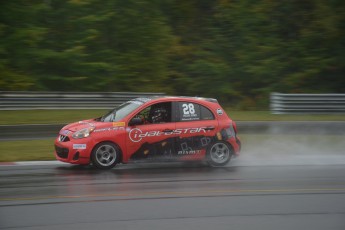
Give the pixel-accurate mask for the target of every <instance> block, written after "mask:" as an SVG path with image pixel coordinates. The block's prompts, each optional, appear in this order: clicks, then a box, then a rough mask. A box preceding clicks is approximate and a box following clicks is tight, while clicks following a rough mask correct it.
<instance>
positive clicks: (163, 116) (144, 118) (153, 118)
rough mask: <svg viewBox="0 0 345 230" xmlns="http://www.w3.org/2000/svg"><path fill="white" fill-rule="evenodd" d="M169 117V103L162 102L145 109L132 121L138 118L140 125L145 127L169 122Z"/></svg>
mask: <svg viewBox="0 0 345 230" xmlns="http://www.w3.org/2000/svg"><path fill="white" fill-rule="evenodd" d="M171 117H172V116H171V102H163V103H158V104H154V105H151V106H149V107H146V108H145V109H143V110H141V111H140V112H139V113H138V114H137V115H135V116H134V118H133V119H138V118H140V119H141V123H140V125H145V124H161V123H167V122H171ZM133 119H132V120H133Z"/></svg>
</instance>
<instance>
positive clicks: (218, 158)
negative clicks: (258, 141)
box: [55, 97, 241, 169]
mask: <svg viewBox="0 0 345 230" xmlns="http://www.w3.org/2000/svg"><path fill="white" fill-rule="evenodd" d="M240 149H241V142H240V140H239V138H238V137H237V129H236V124H235V122H234V121H232V120H231V119H230V118H229V117H228V115H227V114H226V113H225V111H224V110H223V109H222V107H221V106H220V105H219V104H218V102H217V100H216V99H211V98H199V97H148V98H136V99H133V100H130V101H128V102H126V103H124V104H122V105H120V106H118V107H117V108H115V109H114V110H111V111H110V112H109V113H107V114H105V115H104V116H102V117H99V118H96V119H91V120H85V121H79V122H76V123H72V124H69V125H66V126H65V127H63V128H62V129H61V131H60V132H59V135H58V137H57V139H56V140H55V156H56V159H58V160H60V161H63V162H68V163H72V164H83V165H86V164H93V165H94V166H95V167H97V168H100V169H110V168H113V167H114V166H115V165H116V164H118V163H129V162H137V161H142V160H150V161H176V160H177V161H181V160H186V161H203V160H205V161H207V162H208V163H209V164H210V165H212V166H223V165H225V164H227V163H228V162H229V161H230V159H231V158H232V157H233V156H236V155H238V154H239V152H240Z"/></svg>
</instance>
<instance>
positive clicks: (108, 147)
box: [91, 142, 121, 169]
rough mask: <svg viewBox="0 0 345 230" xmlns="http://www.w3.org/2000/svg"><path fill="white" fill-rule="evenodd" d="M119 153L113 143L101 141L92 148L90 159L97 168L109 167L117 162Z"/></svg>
mask: <svg viewBox="0 0 345 230" xmlns="http://www.w3.org/2000/svg"><path fill="white" fill-rule="evenodd" d="M120 154H121V153H120V149H119V147H117V146H116V145H115V144H114V143H111V142H102V143H99V144H98V145H96V146H95V148H94V149H93V150H92V154H91V161H92V163H93V165H94V166H95V167H97V168H99V169H111V168H113V167H115V165H116V164H117V163H118V162H119V159H120Z"/></svg>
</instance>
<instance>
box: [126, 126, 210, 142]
mask: <svg viewBox="0 0 345 230" xmlns="http://www.w3.org/2000/svg"><path fill="white" fill-rule="evenodd" d="M205 129H206V127H200V128H186V129H175V130H173V131H171V132H161V131H149V132H143V131H142V130H140V129H138V128H134V129H132V130H131V131H129V134H128V135H129V139H130V140H131V141H132V142H140V141H141V140H142V139H143V138H146V137H159V136H170V135H173V134H177V135H180V134H193V133H206V130H205Z"/></svg>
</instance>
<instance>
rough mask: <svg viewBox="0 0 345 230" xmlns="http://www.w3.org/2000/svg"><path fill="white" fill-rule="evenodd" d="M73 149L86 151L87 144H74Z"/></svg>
mask: <svg viewBox="0 0 345 230" xmlns="http://www.w3.org/2000/svg"><path fill="white" fill-rule="evenodd" d="M73 149H86V144H73Z"/></svg>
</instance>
